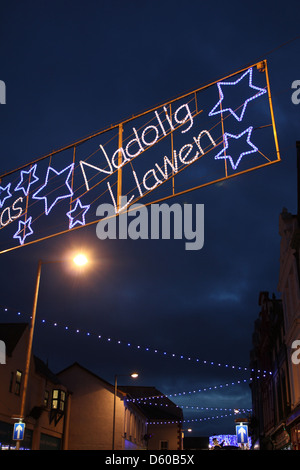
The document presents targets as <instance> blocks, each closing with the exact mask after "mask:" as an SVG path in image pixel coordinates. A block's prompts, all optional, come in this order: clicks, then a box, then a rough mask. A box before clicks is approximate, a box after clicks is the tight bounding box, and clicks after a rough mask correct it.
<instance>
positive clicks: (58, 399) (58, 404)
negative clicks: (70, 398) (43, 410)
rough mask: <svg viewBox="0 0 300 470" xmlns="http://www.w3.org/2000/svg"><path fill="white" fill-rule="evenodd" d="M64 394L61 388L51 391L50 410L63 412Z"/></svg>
mask: <svg viewBox="0 0 300 470" xmlns="http://www.w3.org/2000/svg"><path fill="white" fill-rule="evenodd" d="M65 401H66V394H65V392H64V391H63V390H53V392H52V402H51V408H52V410H57V411H60V412H63V411H64V409H65Z"/></svg>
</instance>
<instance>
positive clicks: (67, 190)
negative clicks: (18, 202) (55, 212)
mask: <svg viewBox="0 0 300 470" xmlns="http://www.w3.org/2000/svg"><path fill="white" fill-rule="evenodd" d="M73 168H74V164H73V163H72V164H71V165H69V166H67V167H66V168H64V169H63V170H61V171H56V170H55V169H54V168H52V167H51V166H49V167H48V170H47V174H46V179H45V183H44V184H43V186H41V188H40V189H38V190H37V191H36V192H35V193H34V194H33V196H32V197H33V199H40V200H44V202H45V214H46V215H48V214H49V212H50V211H51V209H52V208H53V207H54V206H55V204H56V203H57V202H58V201H59V200H61V199H65V198H69V197H71V196H73V190H72V188H71V186H70V184H69V181H68V180H69V178H70V176H71V174H72V171H73ZM62 175H64V176H65V182H64V184H63V185H62V184H61V176H62ZM49 180H51V182H49ZM53 183H54V186H55V185H56V187H55V188H54V189H51V188H49V187H47V186H48V185H50V184H51V185H52V184H53ZM57 193H59V195H57Z"/></svg>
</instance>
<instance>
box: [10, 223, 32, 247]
mask: <svg viewBox="0 0 300 470" xmlns="http://www.w3.org/2000/svg"><path fill="white" fill-rule="evenodd" d="M31 222H32V217H29V218H28V219H27V220H25V222H23V221H22V220H19V227H18V231H17V232H16V233H15V234H14V236H13V238H18V239H19V241H20V245H23V244H24V241H25V238H26V237H28V236H29V235H31V234H33V230H32V228H31Z"/></svg>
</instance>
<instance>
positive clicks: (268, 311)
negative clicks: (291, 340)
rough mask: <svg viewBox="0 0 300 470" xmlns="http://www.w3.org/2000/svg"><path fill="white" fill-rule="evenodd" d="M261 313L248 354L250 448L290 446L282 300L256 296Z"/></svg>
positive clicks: (287, 380) (288, 392)
mask: <svg viewBox="0 0 300 470" xmlns="http://www.w3.org/2000/svg"><path fill="white" fill-rule="evenodd" d="M259 306H260V309H261V310H260V313H259V317H258V319H257V320H256V321H255V325H254V332H253V336H252V343H253V349H252V351H251V354H250V367H251V370H252V374H251V385H250V387H251V392H252V418H251V422H250V428H251V437H252V442H253V447H255V448H260V449H269V450H271V449H272V450H278V449H284V448H289V446H290V440H289V436H288V433H287V432H286V419H287V417H288V416H289V413H290V385H289V372H288V357H287V349H286V345H285V341H284V336H285V330H284V315H283V308H282V302H281V299H276V298H275V296H274V295H273V296H272V297H271V298H270V297H269V293H268V292H261V293H260V295H259Z"/></svg>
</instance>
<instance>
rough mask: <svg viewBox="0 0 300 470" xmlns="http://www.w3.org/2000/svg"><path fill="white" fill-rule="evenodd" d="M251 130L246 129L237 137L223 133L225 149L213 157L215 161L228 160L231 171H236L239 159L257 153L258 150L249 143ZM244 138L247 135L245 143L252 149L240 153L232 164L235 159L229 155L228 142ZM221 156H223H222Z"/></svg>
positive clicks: (249, 128)
mask: <svg viewBox="0 0 300 470" xmlns="http://www.w3.org/2000/svg"><path fill="white" fill-rule="evenodd" d="M252 130H253V127H251V126H250V127H248V129H246V130H245V131H243V132H241V134H239V135H233V134H229V133H228V132H225V134H224V142H225V147H224V148H223V149H222V150H221V151H220V152H219V153H218V154H217V155H216V156H215V160H219V159H222V158H223V159H225V158H228V160H229V161H230V163H231V166H232V168H233V170H236V169H237V167H238V165H239V163H240V162H241V159H242V158H243V157H244V156H245V155H249V154H250V153H254V152H257V151H258V148H257V147H256V146H255V145H254V144H253V143H252V142H250V137H251V133H252ZM244 135H245V136H246V135H247V139H246V143H247V144H248V145H250V147H251V148H252V150H247V151H245V152H242V153H240V154H239V155H238V157H237V159H236V162H235V163H234V160H233V158H234V157H236V155H232V154H231V153H232V152H231V150H230V148H229V151H228V147H230V146H229V142H230V139H236V140H238V139H240V138H241V137H242V136H244ZM222 154H223V155H222Z"/></svg>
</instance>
